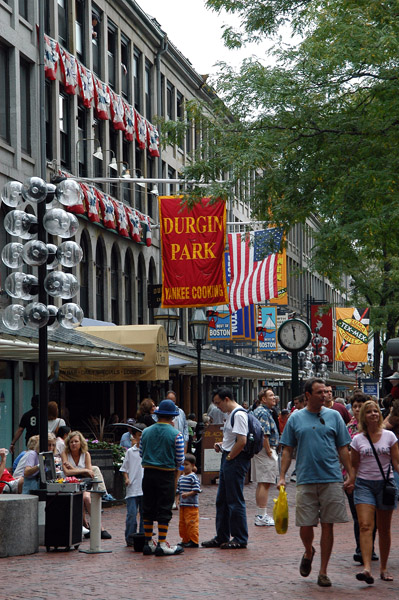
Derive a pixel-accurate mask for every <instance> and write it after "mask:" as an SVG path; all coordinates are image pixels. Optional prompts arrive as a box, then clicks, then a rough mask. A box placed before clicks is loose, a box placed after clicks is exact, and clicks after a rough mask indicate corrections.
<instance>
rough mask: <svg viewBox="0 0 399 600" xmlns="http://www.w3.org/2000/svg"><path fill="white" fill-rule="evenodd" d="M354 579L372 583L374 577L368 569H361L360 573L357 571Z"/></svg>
mask: <svg viewBox="0 0 399 600" xmlns="http://www.w3.org/2000/svg"><path fill="white" fill-rule="evenodd" d="M356 579H357V580H358V581H364V582H365V583H368V584H369V585H372V584H373V583H374V577H373V576H372V575H371V573H369V572H368V571H362V572H361V573H357V575H356Z"/></svg>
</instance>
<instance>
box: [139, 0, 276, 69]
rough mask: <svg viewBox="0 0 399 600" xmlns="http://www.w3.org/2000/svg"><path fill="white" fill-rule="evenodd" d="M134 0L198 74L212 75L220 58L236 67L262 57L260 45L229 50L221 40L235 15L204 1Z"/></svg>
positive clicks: (232, 23) (234, 22)
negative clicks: (212, 7) (214, 7)
mask: <svg viewBox="0 0 399 600" xmlns="http://www.w3.org/2000/svg"><path fill="white" fill-rule="evenodd" d="M137 3H138V4H139V5H140V6H141V8H142V9H143V10H144V11H145V12H146V13H147V14H149V15H150V16H151V17H155V18H156V19H157V21H158V22H159V23H160V25H161V27H162V29H163V30H164V31H165V32H166V33H167V34H168V37H169V39H170V40H171V42H173V44H174V45H175V46H176V47H177V48H178V49H179V50H180V52H181V53H182V54H183V55H184V56H185V57H186V58H188V59H189V60H190V62H191V63H192V65H193V67H194V69H195V70H196V71H197V72H198V73H200V74H201V75H204V74H206V73H209V74H215V73H216V72H217V68H215V67H214V65H215V63H216V62H217V61H219V60H222V61H225V62H226V63H229V64H232V65H233V66H238V65H239V64H240V63H241V62H242V60H243V58H246V57H249V56H252V55H256V56H262V55H263V56H264V50H262V46H259V45H256V44H253V45H251V46H248V47H246V48H245V49H243V50H228V49H227V48H226V47H225V46H224V45H223V41H222V33H223V25H224V24H226V23H227V24H229V25H234V26H236V24H237V23H238V21H237V18H236V17H233V16H231V15H227V14H226V13H225V14H224V15H218V14H217V13H216V12H213V11H210V10H207V9H206V8H205V2H204V0H137ZM264 47H265V46H264ZM264 47H263V48H264Z"/></svg>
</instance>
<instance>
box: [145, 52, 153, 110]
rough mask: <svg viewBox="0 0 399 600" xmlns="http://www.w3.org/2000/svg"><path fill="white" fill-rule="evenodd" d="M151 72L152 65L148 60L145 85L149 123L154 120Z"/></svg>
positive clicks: (146, 62)
mask: <svg viewBox="0 0 399 600" xmlns="http://www.w3.org/2000/svg"><path fill="white" fill-rule="evenodd" d="M151 72H152V64H151V63H150V62H149V61H148V60H146V61H145V84H144V92H145V116H146V118H147V119H148V120H149V121H151V120H152V102H151Z"/></svg>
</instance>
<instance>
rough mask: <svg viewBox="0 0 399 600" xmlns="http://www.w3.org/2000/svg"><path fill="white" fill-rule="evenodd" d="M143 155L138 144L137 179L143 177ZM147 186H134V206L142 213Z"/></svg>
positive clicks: (136, 184)
mask: <svg viewBox="0 0 399 600" xmlns="http://www.w3.org/2000/svg"><path fill="white" fill-rule="evenodd" d="M142 155H143V153H142V152H141V150H139V148H138V146H137V143H136V161H135V162H136V177H141V176H142V175H143V163H142V160H143V159H142ZM144 190H145V186H144V187H143V186H142V185H139V184H138V183H135V184H134V206H135V208H137V210H139V211H140V212H142V210H143V204H144V202H143V194H144Z"/></svg>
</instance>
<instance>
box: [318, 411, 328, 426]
mask: <svg viewBox="0 0 399 600" xmlns="http://www.w3.org/2000/svg"><path fill="white" fill-rule="evenodd" d="M317 416H318V418H319V420H320V423H321V424H322V425H325V424H326V422H325V420H324V419H323V417H321V416H320V413H317Z"/></svg>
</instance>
